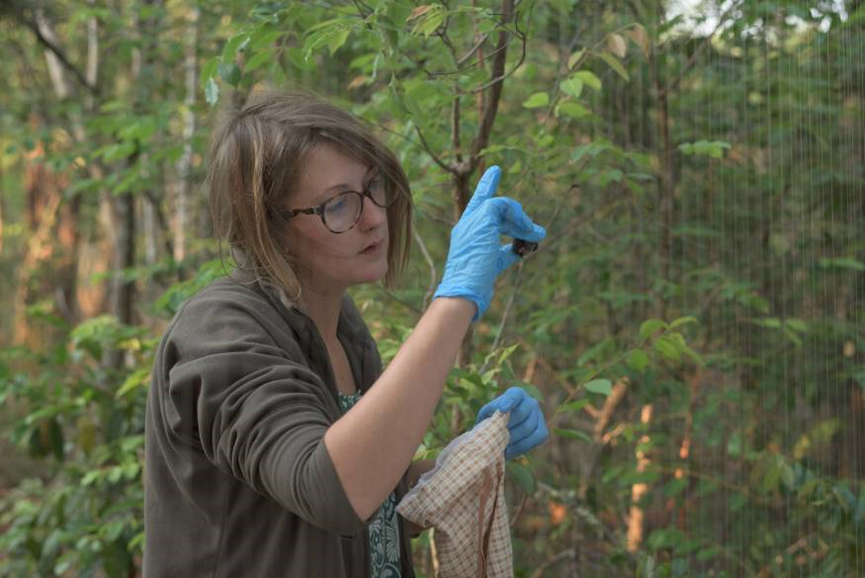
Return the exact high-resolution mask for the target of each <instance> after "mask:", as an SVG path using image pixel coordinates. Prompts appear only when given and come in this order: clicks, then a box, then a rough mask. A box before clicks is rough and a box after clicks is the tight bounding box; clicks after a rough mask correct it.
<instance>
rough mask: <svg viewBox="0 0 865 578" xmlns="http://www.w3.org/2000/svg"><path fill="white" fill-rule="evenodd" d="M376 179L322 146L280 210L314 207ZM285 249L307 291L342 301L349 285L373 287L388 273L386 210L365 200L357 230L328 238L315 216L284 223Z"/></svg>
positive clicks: (311, 156) (367, 170) (350, 159)
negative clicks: (291, 257)
mask: <svg viewBox="0 0 865 578" xmlns="http://www.w3.org/2000/svg"><path fill="white" fill-rule="evenodd" d="M374 176H375V172H374V168H373V167H370V166H367V165H365V164H363V163H362V162H360V161H358V160H357V159H355V158H353V157H349V156H345V155H344V154H342V153H341V152H340V151H339V149H337V148H336V147H334V146H332V145H329V144H321V145H319V146H317V147H316V148H315V149H314V150H313V151H312V153H310V154H309V156H308V161H307V163H306V167H305V169H304V174H303V175H301V180H300V183H299V186H298V188H297V191H296V193H295V194H294V195H293V196H292V197H291V198H290V199H288V201H287V202H286V204H285V206H284V207H283V208H285V209H304V208H307V207H317V206H318V205H320V204H321V203H323V202H324V201H326V200H327V199H329V198H331V197H333V196H334V195H337V194H339V193H342V192H344V191H348V190H351V191H363V190H365V189H366V186H367V184H369V182H370V180H371V179H372V178H373V177H374ZM286 243H287V244H288V251H289V252H290V253H291V254H292V255H293V256H294V257H295V259H296V263H297V273H298V275H299V276H300V280H301V283H302V284H303V287H304V289H305V290H306V289H310V290H313V291H315V292H317V293H325V294H330V293H334V294H337V295H341V294H342V292H343V291H345V289H346V288H347V287H350V286H351V285H357V284H359V283H371V282H374V281H377V280H379V279H381V278H382V277H384V275H385V274H386V273H387V268H388V263H387V252H388V223H387V209H384V208H382V207H379V206H378V205H376V204H375V203H373V202H372V199H370V198H369V197H366V196H365V197H364V198H363V212H362V213H361V215H360V219H359V220H358V221H357V224H355V226H354V227H353V228H352V229H350V230H349V231H346V232H344V233H341V234H335V233H332V232H331V231H330V230H329V229H328V228H327V227H326V226H325V225H324V223H322V222H321V217H320V216H319V215H305V214H299V215H297V216H296V217H294V218H292V219H291V220H290V221H289V223H288V234H287V238H286ZM373 244H376V245H375V247H374V248H372V249H370V250H366V251H365V249H367V248H368V247H370V245H373Z"/></svg>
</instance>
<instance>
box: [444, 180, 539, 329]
mask: <svg viewBox="0 0 865 578" xmlns="http://www.w3.org/2000/svg"><path fill="white" fill-rule="evenodd" d="M501 174H502V171H501V169H500V168H499V167H497V166H493V167H490V168H489V169H487V171H486V172H485V173H484V176H483V177H482V178H481V181H480V183H478V186H477V188H476V189H475V192H474V195H473V196H472V198H471V200H470V201H469V204H468V206H466V210H465V211H464V212H463V214H462V217H460V220H459V222H458V223H457V224H456V226H455V227H454V228H453V230H452V231H451V244H450V250H449V252H448V259H447V263H446V264H445V272H444V275H443V276H442V281H441V283H440V284H439V286H438V288H437V289H436V292H435V294H434V295H433V299H435V298H436V297H463V298H465V299H468V300H470V301H473V302H474V303H475V305H477V312H476V313H475V316H474V317H473V318H472V321H477V320H478V319H480V317H481V315H483V314H484V312H485V311H486V310H487V308H488V307H489V306H490V301H492V298H493V284H494V283H495V281H496V277H498V275H499V273H501V272H502V271H504V270H505V269H507V268H508V267H510V266H511V265H513V264H514V263H516V262H517V261H519V260H520V257H519V256H518V255H517V254H516V253H514V252H513V251H511V244H510V243H508V244H507V245H504V246H502V245H501V241H500V238H501V236H502V235H507V236H509V237H514V238H517V239H524V240H526V241H533V242H535V243H537V242H540V241H541V240H543V238H544V237H545V236H546V235H547V232H546V230H545V229H544V228H543V227H541V226H540V225H535V224H534V223H532V220H531V219H529V217H528V216H527V215H526V214H525V213H524V212H523V208H522V206H521V205H520V204H519V203H518V202H517V201H515V200H513V199H509V198H507V197H493V195H494V194H495V192H496V188H497V187H498V185H499V179H500V178H501Z"/></svg>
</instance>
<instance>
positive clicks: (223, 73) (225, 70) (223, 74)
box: [219, 62, 241, 86]
mask: <svg viewBox="0 0 865 578" xmlns="http://www.w3.org/2000/svg"><path fill="white" fill-rule="evenodd" d="M240 76H241V74H240V67H238V66H237V64H235V63H234V62H221V63H220V64H219V77H220V78H221V79H222V80H224V81H225V82H227V83H228V84H230V85H231V86H237V85H238V84H240Z"/></svg>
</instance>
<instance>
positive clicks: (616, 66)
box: [601, 52, 631, 82]
mask: <svg viewBox="0 0 865 578" xmlns="http://www.w3.org/2000/svg"><path fill="white" fill-rule="evenodd" d="M601 60H603V61H604V62H606V63H607V64H608V65H609V67H610V68H612V69H613V70H614V71H615V72H616V74H618V75H619V76H621V77H622V79H623V80H624V81H625V82H629V81H630V80H631V78H630V77H629V76H628V71H627V70H625V67H624V66H622V63H621V62H619V60H618V59H617V58H616V57H615V56H613V55H612V54H611V53H609V52H601Z"/></svg>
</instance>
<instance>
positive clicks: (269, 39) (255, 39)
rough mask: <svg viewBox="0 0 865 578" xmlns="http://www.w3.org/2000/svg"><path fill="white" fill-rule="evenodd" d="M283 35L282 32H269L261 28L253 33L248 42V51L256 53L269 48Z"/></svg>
mask: <svg viewBox="0 0 865 578" xmlns="http://www.w3.org/2000/svg"><path fill="white" fill-rule="evenodd" d="M283 34H285V31H284V30H269V29H266V28H263V29H261V30H258V31H257V32H255V34H253V35H252V37H251V38H250V41H249V50H250V51H256V50H260V49H262V48H265V47H269V46H271V45H272V44H273V43H274V42H276V40H277V38H279V37H280V36H282V35H283Z"/></svg>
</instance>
